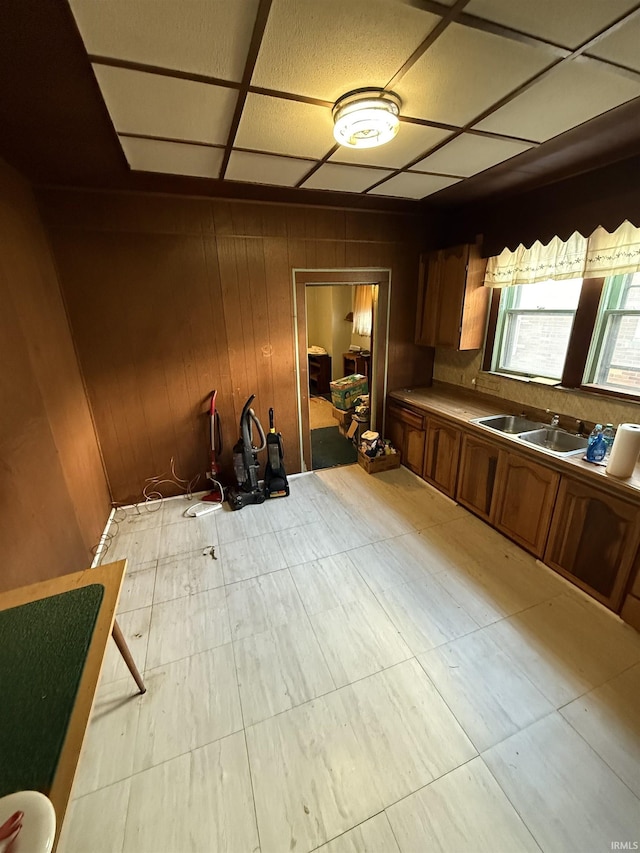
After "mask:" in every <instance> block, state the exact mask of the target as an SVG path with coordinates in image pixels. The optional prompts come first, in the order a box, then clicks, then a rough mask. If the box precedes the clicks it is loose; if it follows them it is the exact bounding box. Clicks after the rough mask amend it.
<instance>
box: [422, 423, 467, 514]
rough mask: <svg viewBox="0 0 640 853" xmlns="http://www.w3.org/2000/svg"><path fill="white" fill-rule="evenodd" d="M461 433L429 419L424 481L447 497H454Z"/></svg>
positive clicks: (447, 425)
mask: <svg viewBox="0 0 640 853" xmlns="http://www.w3.org/2000/svg"><path fill="white" fill-rule="evenodd" d="M461 439H462V433H461V432H460V430H459V429H456V428H455V427H452V426H449V424H446V423H444V422H443V421H438V420H436V419H435V418H429V422H428V424H427V444H426V452H425V463H424V475H423V476H424V479H425V480H427V481H428V482H429V483H432V484H433V485H434V486H435V487H436V488H437V489H440V491H441V492H444V493H445V494H446V495H449V497H451V498H453V497H455V493H456V482H457V479H458V464H459V462H460V442H461Z"/></svg>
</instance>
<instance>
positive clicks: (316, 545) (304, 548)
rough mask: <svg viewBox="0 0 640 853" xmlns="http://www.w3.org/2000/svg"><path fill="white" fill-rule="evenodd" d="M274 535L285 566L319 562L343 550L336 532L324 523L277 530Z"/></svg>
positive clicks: (316, 522)
mask: <svg viewBox="0 0 640 853" xmlns="http://www.w3.org/2000/svg"><path fill="white" fill-rule="evenodd" d="M275 535H276V537H277V539H278V543H279V545H280V548H281V549H282V553H283V554H284V559H285V563H286V565H287V566H297V565H299V564H300V563H310V562H312V561H313V560H321V559H322V558H323V557H329V556H330V555H331V554H338V553H339V552H340V551H342V550H343V548H342V547H341V545H340V542H339V538H338V533H337V531H335V530H332V529H331V528H330V527H329V526H328V525H327V524H325V522H324V521H314V522H313V523H312V524H304V525H302V526H301V527H290V528H288V529H287V530H279V531H278V532H277V533H276V534H275Z"/></svg>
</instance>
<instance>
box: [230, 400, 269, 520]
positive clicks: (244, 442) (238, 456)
mask: <svg viewBox="0 0 640 853" xmlns="http://www.w3.org/2000/svg"><path fill="white" fill-rule="evenodd" d="M254 399H255V394H252V395H251V396H250V397H249V399H248V400H247V402H246V403H245V404H244V408H243V409H242V415H241V416H240V438H239V439H238V442H237V443H236V445H235V447H234V448H233V468H234V471H235V475H236V480H237V482H238V485H237V486H236V487H235V488H233V489H229V493H228V497H227V499H228V501H229V505H230V507H231V508H232V509H242V507H244V506H248V505H249V504H261V503H264V500H265V494H264V491H263V490H262V489H261V488H260V483H259V481H258V471H259V470H260V464H259V462H258V453H259V452H260V451H261V450H264V448H265V447H266V446H267V439H266V437H265V434H264V430H263V429H262V424H261V423H260V421H259V420H258V418H257V417H256V413H255V412H254V411H253V409H252V408H251V403H253V401H254ZM254 426H255V428H256V430H257V432H258V436H259V439H260V444H259V446H257V447H255V446H254V444H253V427H254Z"/></svg>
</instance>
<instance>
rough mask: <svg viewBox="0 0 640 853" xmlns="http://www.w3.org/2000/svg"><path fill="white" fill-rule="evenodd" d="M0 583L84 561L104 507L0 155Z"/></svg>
mask: <svg viewBox="0 0 640 853" xmlns="http://www.w3.org/2000/svg"><path fill="white" fill-rule="evenodd" d="M0 306H1V307H0V364H1V365H2V369H1V370H0V387H1V389H2V394H1V401H2V405H1V406H0V469H1V479H0V591H2V590H6V589H12V588H15V587H18V586H22V585H25V584H28V583H32V582H34V581H38V580H44V579H46V578H49V577H54V576H56V575H61V574H66V573H68V572H74V571H78V570H80V569H83V568H86V567H87V566H89V565H90V564H91V560H92V556H91V553H90V551H91V547H92V546H93V545H96V544H97V542H98V539H99V537H100V534H101V533H102V530H103V528H104V525H105V522H106V520H107V517H108V514H109V509H110V506H109V493H108V488H107V482H106V478H105V475H104V471H103V466H102V462H101V459H100V453H99V449H98V444H97V440H96V434H95V430H94V427H93V423H92V420H91V414H90V410H89V406H88V403H87V398H86V394H85V390H84V386H83V383H82V378H81V375H80V370H79V368H78V363H77V359H76V355H75V351H74V347H73V340H72V337H71V334H70V330H69V324H68V320H67V316H66V313H65V309H64V304H63V301H62V296H61V293H60V288H59V285H58V279H57V276H56V271H55V267H54V264H53V259H52V256H51V251H50V247H49V244H48V242H47V238H46V235H45V232H44V229H43V227H42V224H41V222H40V219H39V217H38V211H37V208H36V205H35V200H34V198H33V196H32V193H31V190H30V188H29V187H28V185H27V184H26V183H25V182H24V181H23V180H22V178H20V177H19V176H18V175H17V173H16V172H14V171H13V170H12V169H10V168H9V167H8V166H6V164H4V163H2V162H1V161H0Z"/></svg>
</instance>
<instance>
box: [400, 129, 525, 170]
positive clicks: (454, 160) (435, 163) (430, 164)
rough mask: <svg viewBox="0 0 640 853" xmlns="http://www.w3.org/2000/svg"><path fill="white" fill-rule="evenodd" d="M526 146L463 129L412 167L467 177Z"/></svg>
mask: <svg viewBox="0 0 640 853" xmlns="http://www.w3.org/2000/svg"><path fill="white" fill-rule="evenodd" d="M529 148H531V146H530V145H525V144H524V143H520V142H511V141H509V140H507V139H491V138H490V137H486V136H475V135H474V134H471V133H463V134H462V136H458V137H456V139H453V140H452V141H451V142H449V143H448V144H447V145H445V146H444V147H443V148H440V149H438V151H436V152H435V153H434V154H430V155H429V157H425V159H424V160H421V161H420V162H419V163H416V165H415V166H412V168H413V169H415V170H416V171H418V172H422V171H424V172H439V173H440V174H445V175H460V176H463V177H468V176H469V175H475V174H477V173H478V172H484V170H485V169H489V168H491V166H495V165H496V164H497V163H502V162H503V161H504V160H509V159H510V158H511V157H515V156H517V155H518V154H522V152H523V151H527V150H528V149H529Z"/></svg>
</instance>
